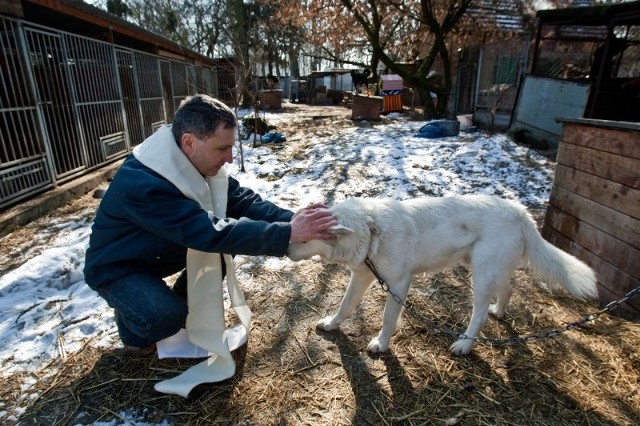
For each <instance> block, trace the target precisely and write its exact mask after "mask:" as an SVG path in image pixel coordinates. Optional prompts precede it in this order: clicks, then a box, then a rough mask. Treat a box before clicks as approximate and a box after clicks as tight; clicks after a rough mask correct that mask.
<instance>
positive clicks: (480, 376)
mask: <svg viewBox="0 0 640 426" xmlns="http://www.w3.org/2000/svg"><path fill="white" fill-rule="evenodd" d="M345 111H347V112H345ZM285 113H287V110H285ZM341 125H350V126H353V122H351V120H350V118H349V115H348V110H341V109H339V108H327V109H315V108H314V109H308V110H306V109H304V110H302V109H296V111H295V114H291V119H290V120H288V122H287V123H282V124H280V125H279V126H278V130H280V131H282V132H283V133H285V134H287V137H288V142H287V143H288V144H293V145H295V144H304V143H306V142H305V141H308V140H310V139H312V138H309V132H311V133H314V132H315V133H317V134H324V133H326V132H332V131H334V129H335V128H336V126H341ZM301 131H304V132H305V133H304V137H303V136H302V134H301V133H300V132H301ZM301 148H302V147H301ZM283 155H284V154H283ZM293 155H296V154H295V152H294V154H293ZM96 206H97V200H95V199H94V198H92V197H91V195H90V194H88V195H86V196H85V197H82V198H80V199H78V200H76V201H75V202H73V203H71V204H70V205H68V206H65V207H62V208H60V209H58V210H57V211H55V212H53V213H52V214H51V215H49V216H48V217H45V218H42V219H39V220H37V221H35V222H33V223H31V224H30V225H27V226H25V227H23V228H21V229H19V230H16V231H14V232H13V234H12V237H11V238H10V239H4V240H1V244H0V250H1V251H2V253H9V254H10V253H11V252H13V251H14V250H23V251H24V250H34V251H37V248H32V247H31V246H30V238H31V236H33V235H34V233H42V232H46V231H45V229H46V224H47V223H48V221H49V220H50V219H51V218H53V217H55V218H63V217H64V215H67V214H77V213H78V212H79V211H81V212H83V213H82V214H86V215H91V214H93V210H94V209H95V207H96ZM534 214H536V215H537V217H538V218H540V217H541V215H542V212H534ZM52 237H53V235H52ZM2 258H3V262H2V264H0V269H2V270H7V268H12V267H15V265H12V264H11V259H12V257H11V256H10V255H9V256H3V257H2ZM255 277H256V279H259V280H260V283H262V284H263V285H256V286H254V287H253V289H251V290H250V291H248V292H247V293H246V294H245V297H246V299H247V302H248V303H249V305H250V307H251V309H252V311H253V313H254V320H253V325H252V330H251V338H250V341H249V343H248V345H246V346H244V347H242V348H240V349H239V350H237V351H236V352H235V354H234V355H235V356H236V360H237V364H238V372H237V374H236V376H234V377H233V378H232V379H230V380H228V381H225V382H223V383H219V384H209V385H201V386H198V387H197V388H196V389H195V390H194V391H193V392H192V393H191V395H190V397H189V398H187V399H183V398H181V397H178V396H168V395H164V394H160V393H158V392H156V391H154V389H153V385H154V384H155V383H156V382H157V381H158V380H161V379H166V378H169V377H173V376H175V375H177V374H179V373H180V372H182V371H184V369H185V368H186V367H187V366H189V365H192V364H194V363H196V361H188V360H158V359H157V358H155V357H148V358H132V357H130V356H126V355H123V354H122V353H120V352H119V351H117V350H116V349H113V350H104V349H96V348H93V347H92V346H91V342H87V345H86V347H85V348H84V350H82V351H80V352H78V353H75V354H70V355H69V356H68V358H67V360H66V361H65V362H62V361H55V362H52V364H51V365H49V366H47V367H46V368H47V369H48V370H49V371H48V373H49V374H41V372H30V373H29V375H30V376H31V377H36V378H38V377H42V379H41V380H39V381H38V384H37V387H38V388H39V389H41V393H40V396H39V397H38V398H36V399H35V400H33V401H32V404H31V405H30V406H29V407H27V408H26V410H25V411H24V413H23V415H22V418H21V424H24V425H29V424H34V425H35V424H38V425H39V424H46V425H67V424H92V423H95V422H107V421H110V422H113V423H110V424H130V423H127V422H126V421H125V420H124V417H125V416H124V414H123V413H127V412H129V413H131V412H133V413H135V416H136V418H138V419H141V421H142V420H143V421H145V422H148V423H152V424H155V423H161V422H163V421H166V423H164V424H176V425H213V424H216V425H431V424H435V425H457V424H460V425H540V424H544V425H554V426H555V425H635V424H638V419H640V383H639V382H640V325H639V324H637V323H632V322H628V321H624V320H621V319H619V318H616V317H613V316H609V315H603V316H601V317H600V318H599V319H597V320H596V321H593V322H590V323H587V324H586V325H584V326H581V327H578V328H576V329H574V330H571V331H567V332H565V333H563V334H561V335H559V336H557V337H555V338H544V339H540V340H535V341H532V342H529V343H527V344H514V345H507V346H491V345H487V344H481V345H477V346H476V347H475V349H474V351H473V352H472V353H471V354H470V355H469V356H466V357H455V356H453V355H451V353H450V352H449V350H448V348H449V345H450V344H451V343H452V342H453V339H452V338H451V337H449V336H447V335H445V334H443V333H440V332H438V331H436V330H435V329H434V328H433V327H432V326H430V325H429V324H428V323H425V322H424V321H422V320H421V318H419V317H412V316H410V315H407V314H405V315H404V322H403V324H402V326H401V327H400V330H399V332H398V333H397V334H396V335H395V337H394V339H393V340H392V345H391V349H390V350H389V351H388V352H387V353H385V354H381V355H371V354H369V353H367V352H366V346H367V344H368V342H369V340H370V339H371V338H372V337H373V336H374V335H375V334H376V333H377V331H378V329H379V327H380V324H381V310H382V307H383V304H384V300H385V292H384V291H383V290H382V289H381V288H380V287H379V286H377V285H375V284H374V285H373V286H372V287H371V289H370V290H369V291H368V292H367V294H366V295H365V298H364V300H363V301H362V303H361V304H360V305H359V308H358V310H357V312H356V313H355V314H354V315H353V317H352V318H351V319H350V320H349V321H347V322H345V324H343V326H342V327H341V330H340V331H335V332H319V331H317V330H316V328H315V323H316V322H317V321H318V320H319V319H320V318H322V317H324V316H325V315H327V314H328V313H329V312H333V311H335V310H336V309H337V306H338V304H339V302H340V299H341V297H342V294H343V291H344V288H345V287H346V284H347V283H348V279H349V277H348V272H347V271H346V270H345V269H344V268H342V267H339V266H335V265H325V264H322V263H320V262H313V261H304V262H300V263H297V264H295V266H294V268H293V269H292V270H291V271H288V272H278V273H274V272H269V271H265V270H262V269H260V268H259V266H256V271H255ZM512 284H513V287H514V289H515V291H514V297H513V299H512V303H511V305H510V308H509V310H508V312H507V316H506V318H505V319H504V320H496V319H493V318H492V319H489V321H488V323H487V326H486V327H485V328H484V330H483V333H484V335H485V336H490V337H496V338H505V337H511V336H523V335H528V334H539V333H542V332H545V331H547V330H550V329H554V328H558V327H562V326H564V325H565V324H567V323H571V322H574V321H576V320H578V319H580V318H581V317H582V316H583V315H585V314H586V313H590V312H593V311H595V310H597V307H596V306H593V305H589V304H586V303H582V302H578V301H575V300H573V299H571V298H569V297H568V296H565V295H564V294H560V293H558V294H554V295H553V296H550V295H549V294H548V292H547V291H545V290H543V289H541V288H540V287H539V286H538V285H537V283H536V281H535V280H534V279H533V278H531V276H530V275H529V274H528V273H527V272H524V271H518V272H517V273H516V275H515V276H514V277H513V278H512ZM470 295H471V288H470V271H469V270H467V269H466V268H463V267H458V268H454V269H451V270H448V271H445V272H444V273H438V274H432V275H419V276H416V277H415V278H414V280H413V284H412V289H411V291H410V293H409V300H410V301H411V302H412V303H413V305H414V306H415V308H416V309H417V310H418V311H419V312H420V313H421V314H422V315H424V316H425V317H427V318H428V319H430V320H431V321H435V322H436V323H438V324H440V325H442V326H445V327H447V328H450V329H455V330H460V329H462V328H463V327H464V326H465V325H466V323H467V321H468V318H469V316H470V311H471V308H470V303H469V299H470ZM51 370H54V371H55V372H56V373H55V374H50V372H51ZM24 379H25V377H24V375H20V376H15V377H11V378H9V379H7V380H5V381H4V384H3V386H2V388H1V389H0V399H2V400H4V401H5V403H6V402H8V401H11V400H12V399H14V398H15V397H16V395H18V394H19V392H21V390H20V385H21V383H22V382H23V380H24Z"/></svg>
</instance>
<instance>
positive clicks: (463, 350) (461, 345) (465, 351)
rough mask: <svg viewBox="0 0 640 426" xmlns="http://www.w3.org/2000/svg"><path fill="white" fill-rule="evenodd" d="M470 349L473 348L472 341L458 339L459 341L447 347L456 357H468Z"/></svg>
mask: <svg viewBox="0 0 640 426" xmlns="http://www.w3.org/2000/svg"><path fill="white" fill-rule="evenodd" d="M472 347H473V340H471V339H460V340H458V341H456V342H454V343H453V344H452V345H451V346H450V347H449V350H450V351H451V353H452V354H454V355H458V356H461V355H469V352H471V348H472Z"/></svg>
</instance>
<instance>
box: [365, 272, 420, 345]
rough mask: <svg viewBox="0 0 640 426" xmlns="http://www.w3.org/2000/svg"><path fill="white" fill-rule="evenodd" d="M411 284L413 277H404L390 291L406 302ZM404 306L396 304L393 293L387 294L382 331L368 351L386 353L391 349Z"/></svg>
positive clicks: (370, 343)
mask: <svg viewBox="0 0 640 426" xmlns="http://www.w3.org/2000/svg"><path fill="white" fill-rule="evenodd" d="M410 283H411V277H410V276H408V277H404V278H402V279H401V280H399V281H398V284H397V285H394V286H390V287H389V290H390V291H391V292H393V294H394V295H395V296H397V297H399V298H400V299H402V301H403V302H404V301H405V300H406V299H407V292H408V291H409V284H410ZM402 309H403V307H402V305H401V304H400V303H398V302H396V300H395V298H394V297H393V295H391V293H388V294H387V301H386V303H385V305H384V314H383V318H382V329H380V332H379V333H378V335H377V336H376V337H374V338H373V339H371V342H369V346H367V350H368V351H369V352H373V353H379V352H385V351H386V350H388V349H389V344H390V343H391V336H393V333H395V332H396V329H397V328H398V326H399V325H400V322H401V321H400V314H401V313H402Z"/></svg>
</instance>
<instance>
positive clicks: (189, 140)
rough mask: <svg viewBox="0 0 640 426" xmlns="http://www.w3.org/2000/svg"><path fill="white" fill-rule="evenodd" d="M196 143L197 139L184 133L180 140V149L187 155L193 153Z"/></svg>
mask: <svg viewBox="0 0 640 426" xmlns="http://www.w3.org/2000/svg"><path fill="white" fill-rule="evenodd" d="M194 143H196V138H195V136H193V134H191V133H183V134H182V137H181V138H180V148H181V149H182V150H183V151H184V152H185V153H187V154H191V152H193V144H194Z"/></svg>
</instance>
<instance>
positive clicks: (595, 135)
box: [542, 120, 640, 319]
mask: <svg viewBox="0 0 640 426" xmlns="http://www.w3.org/2000/svg"><path fill="white" fill-rule="evenodd" d="M585 122H586V124H582V123H579V122H565V123H563V130H562V138H561V141H560V144H559V146H558V158H557V166H556V172H555V178H554V182H553V188H552V190H551V196H550V199H549V207H548V209H547V213H546V217H545V224H544V226H543V229H542V235H543V236H544V237H545V238H546V239H547V240H548V241H550V242H551V243H553V244H554V245H556V246H557V247H560V248H561V249H563V250H565V251H567V252H569V253H571V254H573V255H575V256H576V257H578V258H580V259H582V260H584V261H585V262H587V263H588V264H589V265H590V266H591V267H592V268H593V269H594V270H595V271H596V274H597V276H598V286H599V288H598V292H599V296H600V302H601V305H602V306H604V305H606V304H607V303H609V302H610V301H612V300H618V299H620V298H621V297H622V296H624V295H625V294H626V293H627V292H628V291H629V290H632V289H634V288H636V287H638V286H640V130H637V131H636V130H631V129H620V128H607V127H600V126H599V125H597V124H595V123H593V122H592V121H591V120H585ZM605 123H606V122H605ZM613 313H615V314H616V315H619V316H622V317H624V318H628V319H638V318H640V296H636V297H635V298H634V299H632V300H631V301H630V302H629V303H625V304H623V305H620V308H618V309H616V310H614V311H613Z"/></svg>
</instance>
